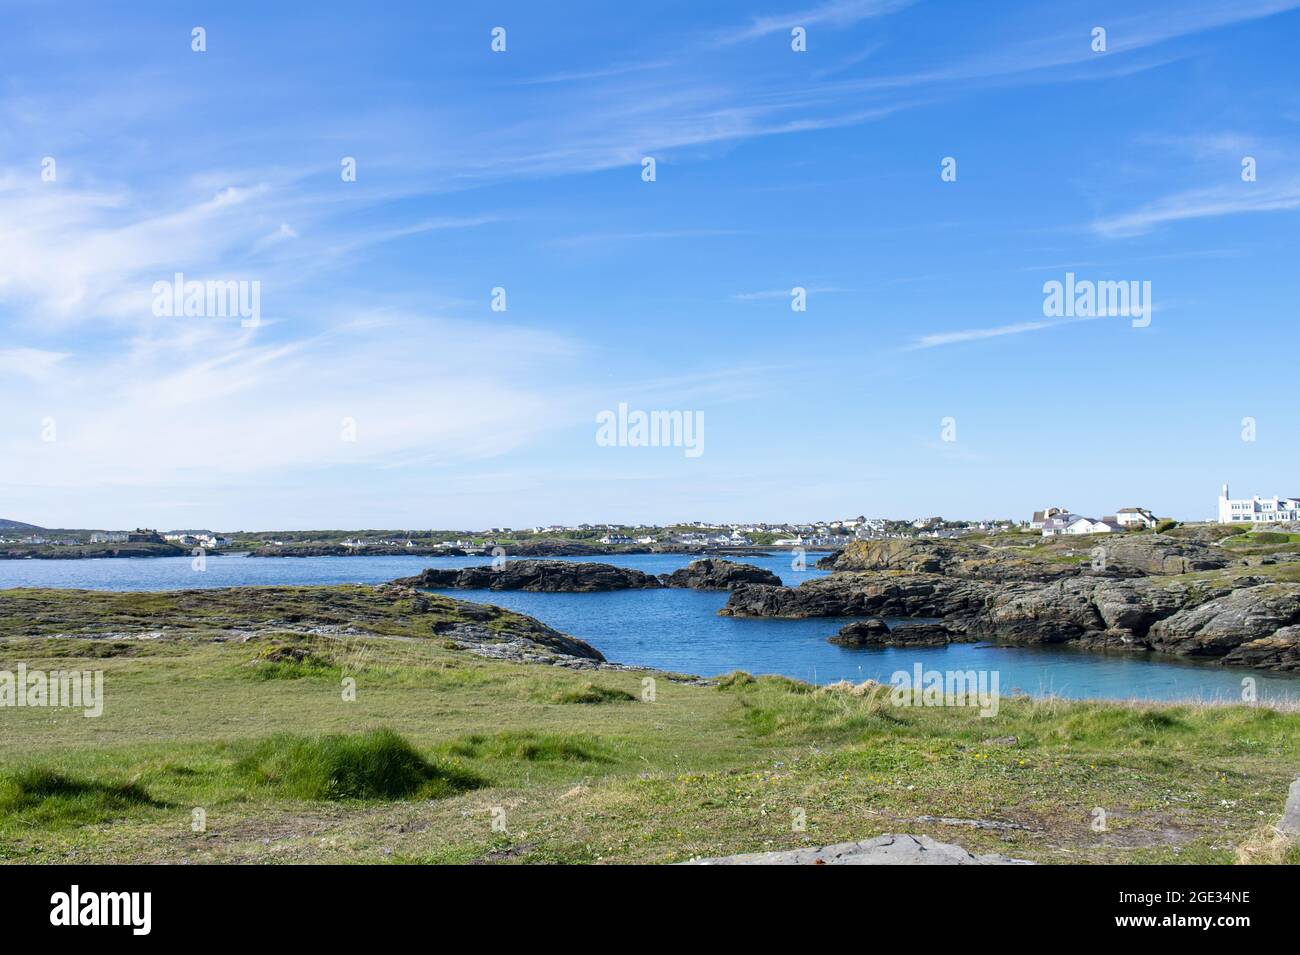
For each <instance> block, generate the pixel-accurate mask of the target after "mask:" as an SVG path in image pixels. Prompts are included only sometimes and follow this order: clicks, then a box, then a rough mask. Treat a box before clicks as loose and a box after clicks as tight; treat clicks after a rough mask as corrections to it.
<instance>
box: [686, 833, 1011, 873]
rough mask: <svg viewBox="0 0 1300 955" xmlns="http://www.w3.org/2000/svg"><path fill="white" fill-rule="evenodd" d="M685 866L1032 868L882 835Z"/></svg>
mask: <svg viewBox="0 0 1300 955" xmlns="http://www.w3.org/2000/svg"><path fill="white" fill-rule="evenodd" d="M688 865H1033V863H1032V862H1025V861H1023V860H1021V859H1010V858H1008V857H1006V856H1000V855H983V856H977V855H972V854H971V853H969V852H967V851H966V850H965V849H963V848H962V847H961V846H958V845H953V844H952V843H950V842H936V841H935V840H934V839H931V838H930V837H929V836H911V835H894V834H892V833H885V834H884V835H883V836H876V838H874V839H864V840H863V841H861V842H840V843H836V844H835V845H832V846H816V847H810V848H807V849H788V850H786V851H784V852H750V853H746V854H744V855H738V856H719V857H718V858H716V859H692V860H691V861H690V862H689V863H688Z"/></svg>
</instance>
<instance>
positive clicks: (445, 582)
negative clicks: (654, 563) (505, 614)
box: [393, 560, 663, 593]
mask: <svg viewBox="0 0 1300 955" xmlns="http://www.w3.org/2000/svg"><path fill="white" fill-rule="evenodd" d="M393 583H395V584H399V585H402V586H407V587H419V588H423V589H428V590H449V589H455V590H528V591H532V592H535V593H589V592H593V591H598V590H647V589H651V588H657V587H662V586H663V584H661V583H659V580H658V578H656V577H653V576H651V575H650V574H646V573H642V572H641V571H639V570H633V569H631V568H629V567H615V566H614V565H613V564H597V563H588V562H585V561H569V560H508V561H501V562H500V563H499V564H489V565H486V566H482V567H462V568H459V569H456V568H446V569H444V568H436V567H430V568H426V569H425V570H424V571H422V572H421V573H420V574H418V575H417V576H415V577H403V578H401V579H400V580H395V581H393Z"/></svg>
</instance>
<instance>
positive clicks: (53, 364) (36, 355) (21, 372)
mask: <svg viewBox="0 0 1300 955" xmlns="http://www.w3.org/2000/svg"><path fill="white" fill-rule="evenodd" d="M67 357H68V354H67V352H55V351H46V350H44V349H41V348H0V375H17V376H20V377H23V378H28V379H31V380H32V381H46V380H48V379H49V378H50V377H51V376H52V375H53V374H54V373H55V371H56V370H57V369H58V366H59V364H60V363H61V362H62V361H63V360H64V359H66V358H67Z"/></svg>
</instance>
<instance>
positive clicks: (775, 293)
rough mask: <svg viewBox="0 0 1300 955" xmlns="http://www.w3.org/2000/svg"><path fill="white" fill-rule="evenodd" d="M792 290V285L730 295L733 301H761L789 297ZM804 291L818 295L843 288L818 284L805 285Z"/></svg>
mask: <svg viewBox="0 0 1300 955" xmlns="http://www.w3.org/2000/svg"><path fill="white" fill-rule="evenodd" d="M792 291H793V286H792V287H791V288H784V289H782V288H774V289H766V290H764V291H762V292H737V293H736V294H734V295H732V296H731V300H732V301H733V302H762V301H768V300H770V299H774V298H789V297H790V295H791V292H792ZM804 291H806V292H807V293H808V294H809V295H814V294H817V295H820V294H823V293H827V292H841V291H843V289H840V288H836V287H835V286H833V285H819V286H813V287H811V288H807V287H805V289H804Z"/></svg>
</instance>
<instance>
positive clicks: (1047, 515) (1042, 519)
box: [1029, 507, 1070, 536]
mask: <svg viewBox="0 0 1300 955" xmlns="http://www.w3.org/2000/svg"><path fill="white" fill-rule="evenodd" d="M1069 513H1070V511H1069V508H1065V507H1045V508H1043V509H1042V510H1041V511H1034V517H1033V520H1031V521H1030V522H1029V526H1030V527H1032V528H1033V529H1034V530H1036V531H1038V530H1042V529H1043V525H1045V524H1046V523H1047V522H1048V521H1049V520H1051V519H1052V518H1054V517H1062V516H1064V515H1066V514H1069ZM1049 536H1050V535H1049Z"/></svg>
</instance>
